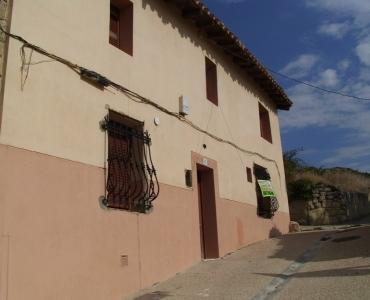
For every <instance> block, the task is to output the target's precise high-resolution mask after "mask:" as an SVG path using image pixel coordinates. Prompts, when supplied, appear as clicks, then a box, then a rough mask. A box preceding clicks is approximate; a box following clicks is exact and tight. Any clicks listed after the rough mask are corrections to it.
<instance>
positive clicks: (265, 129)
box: [258, 103, 272, 143]
mask: <svg viewBox="0 0 370 300" xmlns="http://www.w3.org/2000/svg"><path fill="white" fill-rule="evenodd" d="M258 106H259V116H260V129H261V137H263V138H264V139H265V140H266V141H268V142H270V143H272V135H271V125H270V116H269V112H268V110H267V109H266V108H265V107H263V105H262V104H261V103H259V105H258Z"/></svg>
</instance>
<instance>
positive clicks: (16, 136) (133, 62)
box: [0, 0, 288, 212]
mask: <svg viewBox="0 0 370 300" xmlns="http://www.w3.org/2000/svg"><path fill="white" fill-rule="evenodd" d="M133 2H134V55H133V57H131V56H129V55H127V54H125V53H124V52H122V51H120V50H119V49H117V48H115V47H113V46H111V45H110V44H109V43H108V27H109V1H108V0H104V1H103V0H94V1H92V0H76V1H64V0H54V1H47V0H34V1H28V0H18V1H15V3H14V6H13V18H12V24H11V31H12V32H13V33H15V34H19V35H21V36H23V37H24V38H25V39H27V40H29V41H30V42H32V43H35V44H37V45H39V46H41V47H43V48H45V49H47V50H49V51H50V52H53V53H55V54H57V55H59V56H62V57H64V58H67V59H69V60H71V61H73V62H76V63H78V64H80V65H83V66H85V67H88V68H91V69H93V70H95V71H97V72H100V73H102V74H104V75H106V76H107V77H109V78H110V79H112V80H114V81H115V82H117V83H120V84H122V85H124V86H125V87H128V88H130V89H131V90H133V91H136V92H138V93H139V94H141V95H143V96H146V97H148V98H150V99H153V100H154V101H156V102H158V103H160V104H161V105H162V106H164V107H166V108H168V109H169V110H171V111H178V98H179V96H180V95H186V96H188V97H189V99H190V110H191V112H190V115H189V116H188V118H189V120H191V121H192V122H194V123H195V124H197V125H199V126H200V127H202V128H208V130H209V131H210V132H212V133H213V134H216V135H218V136H220V137H222V138H224V139H228V140H232V141H233V142H235V143H237V144H238V145H240V146H241V147H243V148H246V149H248V150H250V151H255V152H258V153H261V154H263V155H265V156H267V157H269V158H271V159H273V160H275V161H276V163H277V165H278V167H279V169H280V172H278V170H277V168H276V166H275V164H274V163H271V162H266V161H264V160H262V159H260V158H258V157H256V156H253V155H247V154H244V153H241V152H240V151H237V150H236V149H234V148H232V147H230V146H229V145H225V144H221V143H219V142H217V141H214V140H212V139H210V138H209V137H205V136H204V135H203V134H200V133H198V132H196V131H194V129H192V128H190V127H188V126H187V125H185V124H183V123H181V122H179V121H178V120H176V119H174V118H172V117H170V116H167V115H165V114H163V113H161V112H159V111H156V110H155V109H154V108H152V107H150V106H146V105H143V104H138V103H135V102H133V101H131V100H129V99H128V98H127V97H125V96H124V95H122V94H120V93H118V92H116V91H114V90H112V89H107V90H104V91H102V90H99V89H97V88H95V87H93V86H92V85H90V84H88V83H86V82H84V81H82V80H81V79H80V78H79V76H78V75H77V74H75V73H74V72H72V71H71V70H70V69H69V68H67V67H66V66H63V65H61V64H59V63H56V62H43V63H40V64H35V65H32V66H31V67H30V70H29V74H28V78H27V81H26V82H25V85H24V89H23V91H22V90H21V80H20V78H21V76H20V66H21V61H20V56H19V48H20V46H21V44H20V43H19V42H17V41H14V40H11V41H10V45H9V56H8V64H7V78H6V83H5V94H4V104H3V119H2V123H1V127H0V143H1V144H5V145H11V146H15V147H19V148H24V149H28V150H33V151H36V152H40V153H45V154H49V155H52V156H56V157H60V158H66V159H69V160H72V161H76V162H82V163H85V164H89V165H92V166H98V167H103V166H104V161H105V152H104V146H105V142H104V133H103V132H102V131H100V129H99V121H100V120H102V118H103V117H104V116H105V115H106V113H107V107H106V105H107V104H108V105H109V107H110V108H111V109H114V110H117V111H120V112H122V113H125V114H127V115H129V116H131V117H134V118H136V119H138V120H142V121H144V122H145V128H146V129H147V130H148V131H149V132H150V134H151V136H152V140H153V147H152V151H153V159H154V162H155V165H156V167H157V169H158V174H159V180H160V182H161V183H165V184H169V185H172V186H177V187H185V180H184V169H190V168H191V155H190V153H191V151H194V152H198V153H201V154H203V155H205V156H207V157H210V158H212V159H214V160H215V161H217V162H218V168H219V189H220V196H221V197H223V198H226V199H231V200H236V201H240V202H245V203H249V204H252V205H256V195H255V186H254V184H250V183H248V182H247V179H246V174H245V167H246V166H249V167H252V166H253V162H256V163H258V164H261V165H263V166H265V167H267V168H268V169H269V171H270V173H271V175H272V180H273V184H274V186H275V188H276V190H277V192H278V198H279V201H280V206H281V208H280V210H281V211H283V212H288V205H287V198H286V191H285V180H284V171H283V167H282V154H281V141H280V130H279V123H278V117H277V114H276V109H275V108H274V105H273V104H272V102H271V100H270V99H268V98H267V97H265V94H264V93H263V92H261V91H260V90H259V89H258V88H257V87H256V86H255V85H254V84H253V82H252V81H251V80H249V79H248V78H246V76H245V75H244V74H243V73H242V72H241V71H240V70H239V69H238V68H237V67H236V66H234V65H233V64H232V63H230V59H229V58H228V57H225V56H224V55H223V52H222V51H220V50H218V48H215V47H213V46H212V45H210V44H209V41H208V40H207V39H206V38H205V37H203V36H202V35H201V34H200V33H198V31H197V29H196V28H195V27H194V26H192V25H191V24H190V23H188V22H187V21H186V20H185V19H183V18H181V17H180V16H179V15H176V14H174V11H173V10H172V9H170V8H169V7H168V4H166V3H165V2H164V1H155V0H150V1H148V0H142V1H141V0H140V1H139V0H135V1H133ZM87 8H88V9H87ZM28 54H29V53H28ZM205 55H207V56H209V57H210V58H211V59H213V60H214V61H216V63H217V69H218V87H219V89H218V91H219V106H218V107H216V106H214V105H213V104H212V103H211V102H209V101H208V100H207V99H206V92H205V71H204V56H205ZM45 59H47V58H45V57H43V56H40V55H38V54H37V53H33V54H32V62H39V61H42V60H45ZM258 101H262V102H263V103H264V105H266V106H267V107H268V109H269V111H270V119H271V126H272V135H273V144H270V143H268V142H267V141H265V140H264V139H262V138H261V137H260V130H259V120H258ZM154 117H159V118H160V121H161V123H160V125H159V126H158V127H156V126H155V125H154V124H153V119H154ZM225 120H226V121H225ZM228 127H229V128H230V129H229V128H228ZM230 131H231V132H232V135H231V134H230ZM203 143H205V144H207V149H206V150H204V149H203V148H202V144H203ZM279 173H280V176H279ZM102 192H103V191H102Z"/></svg>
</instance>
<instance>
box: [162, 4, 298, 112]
mask: <svg viewBox="0 0 370 300" xmlns="http://www.w3.org/2000/svg"><path fill="white" fill-rule="evenodd" d="M164 1H166V2H168V3H173V4H175V5H176V6H177V7H178V8H179V9H180V10H181V12H182V16H183V17H184V18H187V19H190V20H192V21H193V22H194V23H195V24H196V26H198V27H199V28H200V29H202V30H204V31H205V32H206V34H207V36H208V38H209V39H211V40H212V41H213V42H215V43H216V44H217V45H218V46H219V47H221V48H222V50H223V51H224V52H225V53H226V54H228V55H230V56H231V57H232V58H233V61H234V63H236V64H237V65H239V66H240V67H241V68H242V69H244V70H245V71H246V72H247V73H248V74H249V76H251V77H252V78H253V79H254V80H255V81H256V83H257V84H258V85H259V86H260V87H261V88H262V90H264V91H265V92H266V93H267V94H268V95H269V97H271V98H272V100H273V101H274V102H275V103H276V106H277V108H278V109H283V110H289V108H290V107H291V106H292V101H291V100H290V99H289V97H288V96H287V94H286V93H285V92H284V90H283V88H282V87H281V86H280V85H279V84H278V83H277V82H276V80H275V79H274V78H273V77H272V76H271V74H270V73H269V72H268V71H267V69H266V68H265V67H264V66H263V65H262V63H261V62H260V61H259V60H258V59H257V58H256V57H255V56H254V55H253V54H252V52H250V51H249V50H248V49H247V48H246V47H245V46H244V44H243V43H242V42H241V41H240V39H239V38H238V37H237V36H236V35H235V34H234V33H232V32H231V31H230V30H229V29H228V28H227V26H226V25H225V24H224V23H223V22H222V21H221V20H220V19H218V18H217V17H216V16H215V15H214V14H213V13H212V12H211V11H210V10H209V9H208V8H207V7H206V6H205V5H204V4H203V3H202V1H200V0H164Z"/></svg>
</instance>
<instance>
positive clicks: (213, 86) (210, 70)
mask: <svg viewBox="0 0 370 300" xmlns="http://www.w3.org/2000/svg"><path fill="white" fill-rule="evenodd" d="M205 69H206V92H207V99H208V100H209V101H211V102H212V103H213V104H214V105H216V106H218V85H217V66H216V64H215V63H214V62H212V61H211V60H210V59H209V58H208V57H206V58H205Z"/></svg>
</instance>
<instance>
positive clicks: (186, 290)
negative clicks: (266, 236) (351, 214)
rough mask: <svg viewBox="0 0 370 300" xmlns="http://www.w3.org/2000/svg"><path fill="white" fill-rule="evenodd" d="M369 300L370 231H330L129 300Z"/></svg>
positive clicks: (273, 245)
mask: <svg viewBox="0 0 370 300" xmlns="http://www.w3.org/2000/svg"><path fill="white" fill-rule="evenodd" d="M161 299H166V300H174V299H179V300H180V299H184V300H190V299H191V300H193V299H194V300H197V299H203V300H204V299H212V300H219V299H235V300H239V299H240V300H241V299H243V300H246V299H253V300H264V299H315V300H319V299H336V300H338V299H346V300H348V299H366V300H368V299H370V225H359V224H357V225H347V226H342V227H339V228H338V227H333V228H330V227H326V228H325V230H320V231H317V230H316V231H306V232H302V233H296V234H288V235H285V236H281V237H277V238H273V239H270V240H267V241H262V242H259V243H256V244H253V245H250V246H248V247H246V248H243V249H241V250H239V251H237V252H235V253H233V254H230V255H228V256H226V257H224V258H223V259H218V260H211V261H204V262H202V263H200V264H198V265H196V266H194V267H192V268H191V269H189V270H188V271H186V272H184V273H182V274H179V275H177V276H175V277H174V278H172V279H170V280H168V281H166V282H163V283H160V284H158V285H156V286H154V287H152V288H150V289H146V290H143V291H141V292H140V293H138V294H136V295H133V296H131V297H129V298H127V300H161Z"/></svg>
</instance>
